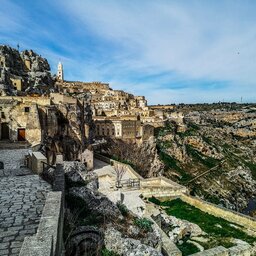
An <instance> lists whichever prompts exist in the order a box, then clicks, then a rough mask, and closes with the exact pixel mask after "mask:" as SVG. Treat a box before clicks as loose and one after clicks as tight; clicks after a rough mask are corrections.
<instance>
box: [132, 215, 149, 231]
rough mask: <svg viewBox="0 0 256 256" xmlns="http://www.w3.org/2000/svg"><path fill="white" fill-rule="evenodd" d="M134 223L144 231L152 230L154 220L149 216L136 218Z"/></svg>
mask: <svg viewBox="0 0 256 256" xmlns="http://www.w3.org/2000/svg"><path fill="white" fill-rule="evenodd" d="M134 224H135V225H136V226H137V227H139V228H140V229H142V230H144V231H147V232H148V231H152V225H153V222H152V221H151V220H149V219H147V218H136V219H134Z"/></svg>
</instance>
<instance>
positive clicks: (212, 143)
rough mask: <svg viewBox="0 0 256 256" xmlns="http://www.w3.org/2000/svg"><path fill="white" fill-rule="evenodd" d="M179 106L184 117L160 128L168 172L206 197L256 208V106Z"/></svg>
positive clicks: (236, 206)
mask: <svg viewBox="0 0 256 256" xmlns="http://www.w3.org/2000/svg"><path fill="white" fill-rule="evenodd" d="M178 111H180V112H182V114H183V120H182V121H181V120H179V121H176V120H170V121H169V123H168V124H167V126H166V127H165V128H162V129H158V131H157V132H156V135H157V147H158V153H159V156H160V158H161V160H162V161H163V162H164V163H165V171H164V175H166V176H167V177H169V178H171V179H173V180H176V181H178V182H180V183H182V184H184V185H186V186H188V187H189V189H190V193H191V194H192V195H196V196H199V197H201V198H203V199H205V200H207V201H210V202H213V203H216V204H220V205H223V206H225V207H227V208H229V209H233V210H237V211H240V212H241V211H243V210H244V209H246V207H247V205H248V203H250V205H251V208H253V206H252V205H253V203H251V202H252V201H253V200H254V198H255V197H256V191H255V187H256V158H255V152H256V143H255V137H256V136H255V132H256V126H255V123H256V108H255V105H239V104H235V105H233V106H232V104H231V105H230V104H228V105H225V106H222V105H215V106H212V107H208V105H206V106H205V105H201V106H200V105H199V106H194V107H193V108H192V107H190V108H189V107H186V106H183V108H181V109H179V110H178ZM254 207H255V206H254ZM253 210H254V209H249V210H248V209H247V212H246V213H249V212H250V213H251V214H253Z"/></svg>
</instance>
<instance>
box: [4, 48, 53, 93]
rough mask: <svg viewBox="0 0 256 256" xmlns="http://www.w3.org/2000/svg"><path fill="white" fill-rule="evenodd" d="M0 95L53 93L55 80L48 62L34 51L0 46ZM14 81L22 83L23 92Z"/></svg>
mask: <svg viewBox="0 0 256 256" xmlns="http://www.w3.org/2000/svg"><path fill="white" fill-rule="evenodd" d="M0 57H1V65H0V95H2V96H4V95H23V94H40V95H41V94H44V93H48V92H50V91H53V85H54V79H53V77H52V75H51V73H50V65H49V63H48V61H47V60H46V59H45V58H43V57H41V56H40V55H39V54H37V53H35V52H34V51H32V50H25V51H22V52H19V51H18V50H16V49H14V48H11V47H9V46H6V45H0ZM13 80H18V81H21V84H22V87H23V89H22V91H20V90H17V88H15V84H14V82H13Z"/></svg>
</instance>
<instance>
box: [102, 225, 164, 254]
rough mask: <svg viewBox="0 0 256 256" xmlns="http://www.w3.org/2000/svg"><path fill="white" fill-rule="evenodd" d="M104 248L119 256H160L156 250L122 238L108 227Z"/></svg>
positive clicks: (133, 240) (136, 241)
mask: <svg viewBox="0 0 256 256" xmlns="http://www.w3.org/2000/svg"><path fill="white" fill-rule="evenodd" d="M104 234H105V239H104V242H105V246H106V248H107V249H108V250H111V251H113V252H115V253H117V254H119V255H123V256H160V255H162V254H161V253H160V252H159V251H157V250H156V249H154V248H152V247H150V246H147V245H145V244H142V243H141V242H140V241H138V240H135V239H131V238H123V237H122V234H121V233H120V232H119V231H117V230H116V229H114V228H113V227H108V228H107V229H106V230H105V232H104Z"/></svg>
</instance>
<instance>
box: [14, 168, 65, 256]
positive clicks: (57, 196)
mask: <svg viewBox="0 0 256 256" xmlns="http://www.w3.org/2000/svg"><path fill="white" fill-rule="evenodd" d="M52 185H53V190H54V192H49V193H48V195H47V198H46V202H45V206H44V209H43V213H42V217H41V219H40V223H39V227H38V230H37V233H36V234H35V235H34V236H30V237H25V239H24V242H23V244H22V248H21V251H20V254H19V256H27V255H30V256H41V255H42V256H61V255H62V251H63V248H64V244H63V223H64V192H65V176H64V169H63V165H62V164H57V165H56V169H55V171H54V181H53V184H52Z"/></svg>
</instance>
